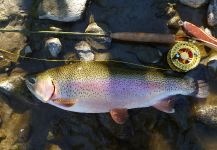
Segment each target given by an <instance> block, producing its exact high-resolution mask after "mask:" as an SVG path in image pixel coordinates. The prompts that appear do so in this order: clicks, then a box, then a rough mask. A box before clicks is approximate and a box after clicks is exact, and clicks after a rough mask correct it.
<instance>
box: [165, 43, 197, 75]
mask: <svg viewBox="0 0 217 150" xmlns="http://www.w3.org/2000/svg"><path fill="white" fill-rule="evenodd" d="M200 59H201V55H200V50H199V49H198V47H197V46H196V45H194V44H192V43H190V42H185V41H181V42H177V43H176V44H175V45H174V46H173V47H172V49H171V50H170V51H169V52H168V54H167V62H168V64H169V66H170V67H171V68H172V69H173V70H174V71H177V72H187V71H189V70H192V69H194V68H195V67H197V66H198V64H199V63H200Z"/></svg>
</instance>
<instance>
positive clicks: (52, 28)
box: [49, 26, 62, 31]
mask: <svg viewBox="0 0 217 150" xmlns="http://www.w3.org/2000/svg"><path fill="white" fill-rule="evenodd" d="M49 30H51V31H62V29H61V28H58V27H54V26H51V27H49Z"/></svg>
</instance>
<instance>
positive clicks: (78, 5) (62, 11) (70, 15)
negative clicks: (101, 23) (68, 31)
mask: <svg viewBox="0 0 217 150" xmlns="http://www.w3.org/2000/svg"><path fill="white" fill-rule="evenodd" d="M86 1H87V0H79V1H78V0H64V1H62V0H55V1H53V0H43V1H42V2H41V3H40V5H39V8H38V13H39V19H51V20H55V21H63V22H71V21H77V20H79V19H81V17H82V14H83V12H84V10H85V5H86Z"/></svg>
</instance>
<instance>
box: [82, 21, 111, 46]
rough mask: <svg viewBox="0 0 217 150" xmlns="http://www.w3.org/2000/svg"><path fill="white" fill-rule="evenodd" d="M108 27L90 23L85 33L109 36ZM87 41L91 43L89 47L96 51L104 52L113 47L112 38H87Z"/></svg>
mask: <svg viewBox="0 0 217 150" xmlns="http://www.w3.org/2000/svg"><path fill="white" fill-rule="evenodd" d="M109 32H110V31H109V30H108V27H107V26H106V25H105V24H101V23H96V22H93V23H90V24H89V25H88V27H87V28H86V30H85V33H97V34H102V35H108V34H109ZM86 41H87V42H88V43H89V45H90V46H91V47H92V48H93V49H96V50H100V49H101V50H102V49H109V48H110V45H111V38H110V37H108V36H107V37H97V36H92V37H87V38H86Z"/></svg>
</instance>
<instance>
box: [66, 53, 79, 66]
mask: <svg viewBox="0 0 217 150" xmlns="http://www.w3.org/2000/svg"><path fill="white" fill-rule="evenodd" d="M64 59H65V60H67V61H65V64H72V63H74V62H75V61H78V60H79V58H78V56H77V54H76V53H72V52H70V53H67V54H65V55H64Z"/></svg>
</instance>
